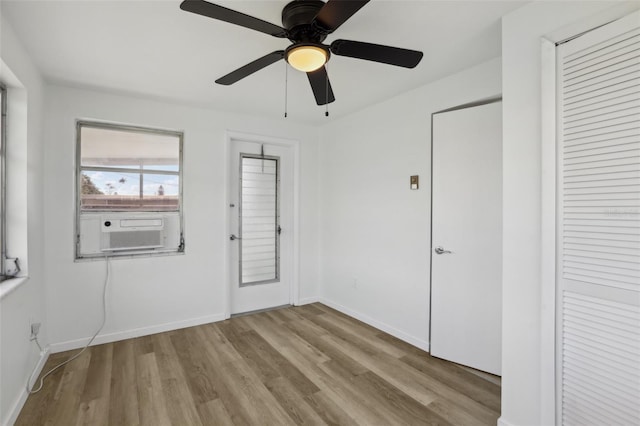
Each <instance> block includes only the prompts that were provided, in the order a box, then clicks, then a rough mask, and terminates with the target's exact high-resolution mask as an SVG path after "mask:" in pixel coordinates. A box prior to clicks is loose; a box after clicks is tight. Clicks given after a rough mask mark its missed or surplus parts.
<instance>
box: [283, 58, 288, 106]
mask: <svg viewBox="0 0 640 426" xmlns="http://www.w3.org/2000/svg"><path fill="white" fill-rule="evenodd" d="M288 85H289V64H287V61H284V118H287V97H288V92H287V89H288Z"/></svg>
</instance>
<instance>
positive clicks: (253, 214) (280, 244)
mask: <svg viewBox="0 0 640 426" xmlns="http://www.w3.org/2000/svg"><path fill="white" fill-rule="evenodd" d="M231 150H232V152H231V160H230V161H231V179H230V181H231V188H230V193H231V197H230V199H231V203H230V206H229V208H230V211H231V214H230V219H231V220H230V234H229V240H230V244H231V257H230V258H231V274H230V279H231V282H230V290H231V291H230V298H231V311H230V313H231V314H237V313H244V312H250V311H255V310H260V309H266V308H271V307H275V306H281V305H286V304H289V303H290V300H291V296H290V294H291V291H290V283H291V277H290V268H291V254H292V253H291V244H290V242H291V238H290V236H291V229H292V226H291V224H292V187H293V185H292V183H293V182H292V164H291V153H290V148H287V147H285V146H280V145H272V144H262V143H256V142H247V141H239V140H233V141H232V146H231Z"/></svg>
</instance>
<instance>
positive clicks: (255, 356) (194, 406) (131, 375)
mask: <svg viewBox="0 0 640 426" xmlns="http://www.w3.org/2000/svg"><path fill="white" fill-rule="evenodd" d="M70 353H71V352H68V353H60V354H54V355H52V356H51V357H50V358H49V360H48V362H47V365H46V367H45V369H44V371H47V370H48V369H49V368H50V367H52V366H53V365H55V364H57V363H59V362H60V361H62V360H64V359H66V358H67V357H68V356H69V354H70ZM499 412H500V386H499V385H497V384H495V383H493V382H492V381H489V380H485V379H484V378H482V377H480V376H478V375H476V374H474V373H472V372H470V371H468V370H466V369H463V368H461V367H459V366H457V365H455V364H452V363H449V362H446V361H442V360H439V359H436V358H432V357H430V356H429V354H427V353H426V352H423V351H421V350H419V349H416V348H415V347H413V346H411V345H408V344H406V343H404V342H402V341H400V340H398V339H396V338H394V337H392V336H389V335H388V334H385V333H382V332H380V331H379V330H376V329H374V328H372V327H369V326H368V325H366V324H363V323H361V322H359V321H357V320H354V319H352V318H350V317H348V316H346V315H343V314H341V313H339V312H337V311H335V310H332V309H330V308H328V307H326V306H324V305H321V304H313V305H306V306H301V307H292V308H283V309H279V310H276V311H270V312H263V313H258V314H254V315H247V316H242V317H237V318H233V319H231V320H227V321H223V322H218V323H213V324H207V325H202V326H198V327H191V328H187V329H182V330H176V331H171V332H167V333H160V334H155V335H152V336H146V337H140V338H137V339H130V340H124V341H121V342H116V343H109V344H104V345H99V346H93V347H91V348H89V349H88V350H87V351H86V352H85V353H84V354H83V355H82V356H81V357H80V358H78V359H77V360H75V361H73V362H72V363H70V364H68V365H67V366H66V367H64V368H63V369H60V371H58V372H56V373H54V374H53V375H51V376H50V377H49V378H48V379H47V381H46V382H45V386H44V388H43V390H42V391H41V392H40V393H38V394H35V395H31V396H30V397H29V399H28V400H27V402H26V404H25V406H24V408H23V410H22V412H21V414H20V416H19V418H18V421H17V423H16V424H17V425H29V426H34V425H45V424H46V425H65V426H66V425H79V424H89V425H102V424H105V425H106V424H110V425H153V426H160V425H181V426H182V425H185V426H189V425H289V424H329V425H331V424H345V425H346V424H361V425H402V424H406V425H421V424H429V425H431V424H433V425H435V424H438V425H448V424H456V425H465V426H469V425H492V426H493V425H495V424H496V420H497V418H498V416H499Z"/></svg>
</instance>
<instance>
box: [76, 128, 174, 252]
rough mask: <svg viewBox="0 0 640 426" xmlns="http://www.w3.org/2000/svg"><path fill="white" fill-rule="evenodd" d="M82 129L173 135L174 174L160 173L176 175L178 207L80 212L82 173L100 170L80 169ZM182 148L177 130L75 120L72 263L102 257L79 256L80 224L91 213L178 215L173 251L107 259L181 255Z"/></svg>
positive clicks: (119, 170)
mask: <svg viewBox="0 0 640 426" xmlns="http://www.w3.org/2000/svg"><path fill="white" fill-rule="evenodd" d="M83 128H95V129H105V130H114V131H123V132H131V133H143V134H151V135H162V136H174V137H176V138H177V139H178V155H179V158H178V172H177V173H175V172H163V173H164V174H175V175H176V176H178V179H179V182H178V208H177V209H176V210H170V211H168V210H154V209H140V210H135V211H132V210H128V209H117V208H116V209H113V208H111V209H94V210H84V211H83V210H82V174H83V171H85V170H93V169H100V170H102V169H103V168H101V167H99V166H96V167H83V166H82V137H81V134H82V129H83ZM183 145H184V132H182V131H177V130H168V129H159V128H152V127H144V126H136V125H128V124H118V123H112V122H103V121H92V120H76V155H75V191H74V192H75V229H74V245H75V260H76V261H78V260H91V259H95V258H98V259H100V258H102V257H101V256H94V255H89V256H87V255H82V254H81V253H80V222H81V217H82V215H83V214H95V213H106V214H116V215H122V214H127V213H132V214H139V213H153V214H175V213H177V214H178V216H179V223H180V247H179V248H178V249H177V250H175V251H164V250H163V251H158V252H136V251H135V250H123V251H121V252H118V253H112V254H110V255H109V256H113V257H138V256H162V255H165V256H166V255H171V254H175V253H184V210H183V195H184V194H183V161H184V160H183ZM104 169H108V170H107V171H109V172H125V173H138V172H137V171H136V169H126V168H118V167H109V168H104ZM139 173H140V174H145V173H146V174H157V173H156V172H153V171H151V172H149V171H148V170H147V171H142V170H141V171H139Z"/></svg>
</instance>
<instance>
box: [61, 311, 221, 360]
mask: <svg viewBox="0 0 640 426" xmlns="http://www.w3.org/2000/svg"><path fill="white" fill-rule="evenodd" d="M224 320H225V317H224V314H216V315H207V316H204V317H198V318H191V319H187V320H182V321H174V322H169V323H165V324H158V325H152V326H149V327H140V328H134V329H131V330H124V331H117V332H115V333H108V334H99V335H98V336H97V337H96V338H95V340H94V341H93V343H92V344H91V346H94V345H101V344H103V343H111V342H117V341H119V340H125V339H131V338H134V337H140V336H148V335H150V334H156V333H162V332H165V331H172V330H178V329H181V328H187V327H193V326H196V325H202V324H209V323H212V322H218V321H224ZM90 338H91V337H85V338H82V339H76V340H68V341H66V342H59V343H53V344H51V346H50V347H51V353H57V352H64V351H69V350H72V349H78V348H83V347H84V345H86V344H87V342H88V341H89V339H90Z"/></svg>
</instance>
